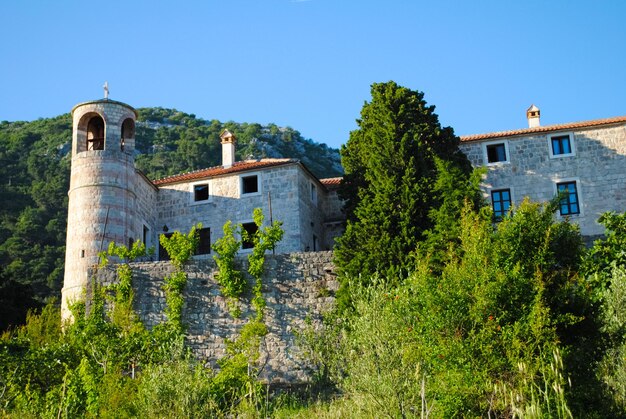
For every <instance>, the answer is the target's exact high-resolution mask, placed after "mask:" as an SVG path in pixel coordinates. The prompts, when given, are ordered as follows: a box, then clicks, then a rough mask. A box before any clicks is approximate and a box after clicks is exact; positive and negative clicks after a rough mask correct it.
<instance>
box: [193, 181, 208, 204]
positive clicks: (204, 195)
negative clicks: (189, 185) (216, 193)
mask: <svg viewBox="0 0 626 419" xmlns="http://www.w3.org/2000/svg"><path fill="white" fill-rule="evenodd" d="M193 200H194V202H201V201H208V200H209V184H208V183H201V184H198V185H193Z"/></svg>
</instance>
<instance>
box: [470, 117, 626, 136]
mask: <svg viewBox="0 0 626 419" xmlns="http://www.w3.org/2000/svg"><path fill="white" fill-rule="evenodd" d="M623 122H626V116H616V117H614V118H605V119H595V120H593V121H581V122H571V123H568V124H557V125H546V126H543V127H541V126H540V127H534V128H524V129H518V130H512V131H500V132H489V133H486V134H474V135H465V136H462V137H461V142H470V141H478V140H486V139H489V138H500V137H512V136H514V135H528V134H536V133H542V132H551V131H560V130H565V129H575V128H588V127H595V126H598V125H609V124H618V123H623Z"/></svg>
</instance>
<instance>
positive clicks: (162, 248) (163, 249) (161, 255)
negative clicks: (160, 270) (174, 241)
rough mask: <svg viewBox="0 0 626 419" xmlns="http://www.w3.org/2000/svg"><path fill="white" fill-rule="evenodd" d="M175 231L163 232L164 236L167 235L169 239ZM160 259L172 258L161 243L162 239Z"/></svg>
mask: <svg viewBox="0 0 626 419" xmlns="http://www.w3.org/2000/svg"><path fill="white" fill-rule="evenodd" d="M173 234H174V233H167V234H162V236H165V237H167V238H168V239H169V238H170V237H172V235H173ZM159 260H170V255H169V254H168V253H167V250H165V248H164V247H163V245H162V244H161V240H159Z"/></svg>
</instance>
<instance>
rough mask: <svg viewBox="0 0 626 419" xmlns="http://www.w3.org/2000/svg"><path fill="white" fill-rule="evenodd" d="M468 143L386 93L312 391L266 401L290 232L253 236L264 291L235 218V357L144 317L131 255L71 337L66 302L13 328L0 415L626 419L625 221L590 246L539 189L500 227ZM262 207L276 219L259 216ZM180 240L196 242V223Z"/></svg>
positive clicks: (414, 96) (391, 86) (1, 357)
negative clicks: (280, 269)
mask: <svg viewBox="0 0 626 419" xmlns="http://www.w3.org/2000/svg"><path fill="white" fill-rule="evenodd" d="M438 141H441V142H442V143H443V144H445V145H446V147H445V150H444V149H441V150H438V149H437V147H438ZM457 142H458V140H457V139H456V137H454V133H453V132H452V130H451V129H449V128H442V127H440V126H439V123H438V119H437V116H436V115H435V114H434V112H433V108H432V107H431V106H428V105H427V104H426V102H425V101H424V100H423V94H422V93H421V92H416V91H410V90H409V89H405V88H402V87H400V86H398V85H397V84H395V83H393V82H389V83H381V84H375V85H374V86H373V88H372V101H371V103H367V104H366V105H365V106H364V110H363V113H362V119H361V120H360V121H359V128H358V129H357V130H356V131H355V132H353V133H352V135H351V139H350V141H349V144H347V145H346V147H344V149H343V150H342V153H343V157H344V161H345V164H346V172H347V176H346V184H345V187H346V189H344V196H345V197H346V198H347V203H348V205H347V210H348V232H347V234H346V236H344V237H343V238H342V239H341V240H340V243H339V245H340V247H339V249H338V251H337V258H336V263H337V265H338V268H339V270H340V277H339V279H340V282H341V288H340V292H339V293H338V300H339V302H340V304H339V305H338V307H337V309H336V310H334V311H332V312H330V313H328V314H327V315H326V316H325V318H324V323H323V325H322V326H320V327H317V328H314V327H312V326H311V327H310V328H308V329H306V330H303V331H301V332H300V334H299V344H300V349H301V350H302V351H301V352H302V354H304V355H305V356H306V357H307V359H308V361H309V363H310V365H311V367H312V377H313V382H312V383H311V388H310V390H311V391H310V392H309V393H308V394H305V397H298V398H296V397H295V396H289V395H284V394H283V395H270V392H269V391H268V389H267V387H264V386H263V385H262V384H261V383H260V382H259V381H258V369H257V365H256V361H257V360H258V348H259V343H260V342H261V340H262V339H263V337H264V335H265V333H266V327H265V324H264V322H263V312H264V310H265V301H264V299H263V294H262V293H261V289H262V284H261V283H260V282H259V281H260V278H261V277H262V272H263V266H264V265H263V263H264V255H265V253H266V252H267V251H268V250H269V249H271V248H272V246H273V244H274V243H275V241H276V240H280V238H281V237H282V232H281V230H280V226H276V225H274V226H270V227H264V228H259V229H258V230H257V233H255V235H254V237H252V238H250V237H248V238H247V240H249V239H252V242H254V244H255V250H253V252H252V253H251V254H250V260H249V267H250V270H249V274H250V275H251V277H252V278H254V281H253V282H254V283H253V284H248V283H247V282H246V281H243V280H242V279H243V278H244V277H243V273H242V272H239V271H238V269H237V267H236V266H235V264H234V262H233V261H234V255H235V254H236V253H237V251H238V249H239V247H240V245H241V243H240V239H239V238H238V237H239V235H238V234H237V232H238V231H239V232H240V233H241V226H233V225H228V226H226V227H225V235H224V239H223V241H218V242H216V243H215V249H214V250H216V252H217V256H216V260H217V262H218V265H219V274H218V280H219V282H220V285H221V287H222V292H223V294H224V295H225V296H228V297H229V299H232V300H233V301H235V304H234V305H233V307H237V306H238V305H239V304H240V303H241V300H242V299H244V298H249V299H250V300H249V301H250V304H251V307H252V308H253V310H249V311H247V312H246V313H247V315H248V318H247V322H246V323H245V326H244V327H243V328H242V329H241V331H240V334H239V335H238V336H237V337H236V338H235V339H233V340H232V341H231V342H229V344H228V351H227V355H226V356H225V357H224V358H223V359H222V360H220V361H219V369H215V370H213V369H210V368H207V367H206V366H204V365H202V364H200V363H199V362H197V361H196V360H194V359H193V358H192V357H191V356H190V354H189V352H188V350H187V349H186V348H185V345H184V327H171V325H168V323H165V324H163V325H159V326H157V327H155V328H153V329H152V330H146V329H145V328H144V327H143V326H142V325H141V323H140V322H139V321H138V320H137V319H136V317H135V316H134V315H133V313H132V304H129V303H128V302H129V301H132V274H130V273H129V272H128V271H127V270H126V269H125V268H124V267H123V266H122V267H120V268H118V273H119V276H120V281H119V284H118V285H117V286H115V287H113V288H111V289H107V290H103V289H100V290H98V289H96V291H95V292H94V296H93V299H92V302H91V304H90V307H89V310H87V308H86V307H85V306H84V305H77V306H75V307H74V316H75V319H76V321H75V322H74V324H72V325H66V326H65V330H64V333H62V332H61V327H60V324H59V321H60V320H59V317H60V316H59V313H58V310H56V309H55V308H54V305H53V304H52V305H48V306H45V307H44V308H43V310H42V311H41V312H40V314H32V313H31V314H29V316H28V321H27V323H26V325H25V326H22V327H20V328H17V329H15V330H14V331H12V332H10V333H5V334H4V335H3V336H2V338H1V339H0V409H1V411H2V412H3V413H4V414H7V415H9V416H12V417H29V416H42V417H51V416H55V417H70V416H71V417H74V416H102V417H111V416H115V417H139V416H141V417H181V416H182V417H220V416H228V417H234V416H244V417H290V418H291V417H315V418H318V417H328V418H335V417H354V418H362V417H372V418H373V417H403V418H404V417H421V418H426V417H436V418H439V417H489V418H496V417H498V418H500V417H501V418H509V417H531V418H553V417H556V418H571V417H591V418H605V417H626V384H625V383H626V256H625V254H626V213H625V214H614V213H607V214H604V215H603V216H602V217H601V218H600V220H599V222H601V223H602V224H603V225H604V226H605V227H606V236H605V237H604V238H603V239H601V240H598V241H596V243H595V244H594V245H593V247H591V248H590V249H586V248H585V247H584V246H583V241H582V237H581V235H580V232H579V230H578V227H577V226H576V225H575V224H573V223H571V222H570V220H568V219H561V218H559V219H557V217H555V212H556V208H557V207H558V205H559V201H560V198H561V197H558V196H557V197H556V198H555V200H554V201H553V202H548V203H533V202H529V201H524V202H522V203H521V204H520V205H518V206H516V207H513V208H512V209H511V211H510V212H509V213H508V214H507V215H506V216H505V217H503V218H502V219H501V220H498V221H497V222H496V221H495V219H494V217H493V213H492V211H491V209H490V208H489V207H488V206H487V205H485V203H484V202H482V200H481V199H480V195H479V194H478V181H479V179H480V176H481V173H480V171H474V172H472V171H470V170H469V168H468V166H467V162H466V161H465V160H464V158H463V157H462V156H460V155H459V154H458V153H457V150H456V148H455V147H456V145H455V144H457ZM412 148H417V149H420V150H422V151H421V153H420V154H419V155H415V154H413V153H414V152H413V151H412ZM373 156H375V157H376V158H374V157H373ZM377 159H378V160H379V161H380V163H377V162H373V160H377ZM394 162H395V163H397V162H401V163H400V164H397V165H396V164H395V163H394ZM254 219H255V222H256V223H257V226H259V227H261V226H262V225H263V217H262V214H260V213H256V212H255V215H254ZM26 226H27V224H25V225H24V226H23V227H22V228H26ZM181 237H187V238H190V240H191V241H190V242H191V243H193V234H191V235H182V234H181ZM181 246H182V248H187V244H184V245H181ZM134 250H135V249H134V248H133V249H130V250H129V249H123V248H120V249H118V248H117V247H116V246H115V245H114V246H113V247H112V248H111V249H110V251H109V253H110V254H111V255H116V256H117V257H118V258H121V259H123V260H130V258H131V257H132V255H133V254H139V253H141V252H140V250H141V248H140V247H138V248H137V251H136V252H134ZM133 252H134V253H133ZM125 255H126V256H125ZM182 264H184V262H182ZM129 284H130V285H131V286H130V288H129ZM249 285H252V287H250V286H249ZM180 289H182V288H177V290H178V291H180ZM129 290H130V291H129ZM177 295H178V296H180V295H181V294H180V293H179V294H177ZM116 306H118V307H121V308H120V309H116V308H115V307H116ZM176 307H179V306H178V305H176ZM177 310H178V309H177ZM176 312H178V311H176ZM233 314H235V315H238V316H241V315H242V314H243V313H242V311H241V310H239V311H236V312H234V313H233ZM168 316H169V315H168Z"/></svg>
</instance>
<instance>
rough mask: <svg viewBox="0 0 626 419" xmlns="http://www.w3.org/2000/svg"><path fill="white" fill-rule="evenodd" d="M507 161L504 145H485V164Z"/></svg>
mask: <svg viewBox="0 0 626 419" xmlns="http://www.w3.org/2000/svg"><path fill="white" fill-rule="evenodd" d="M505 161H508V159H507V155H506V144H505V143H497V144H487V163H498V162H505Z"/></svg>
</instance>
